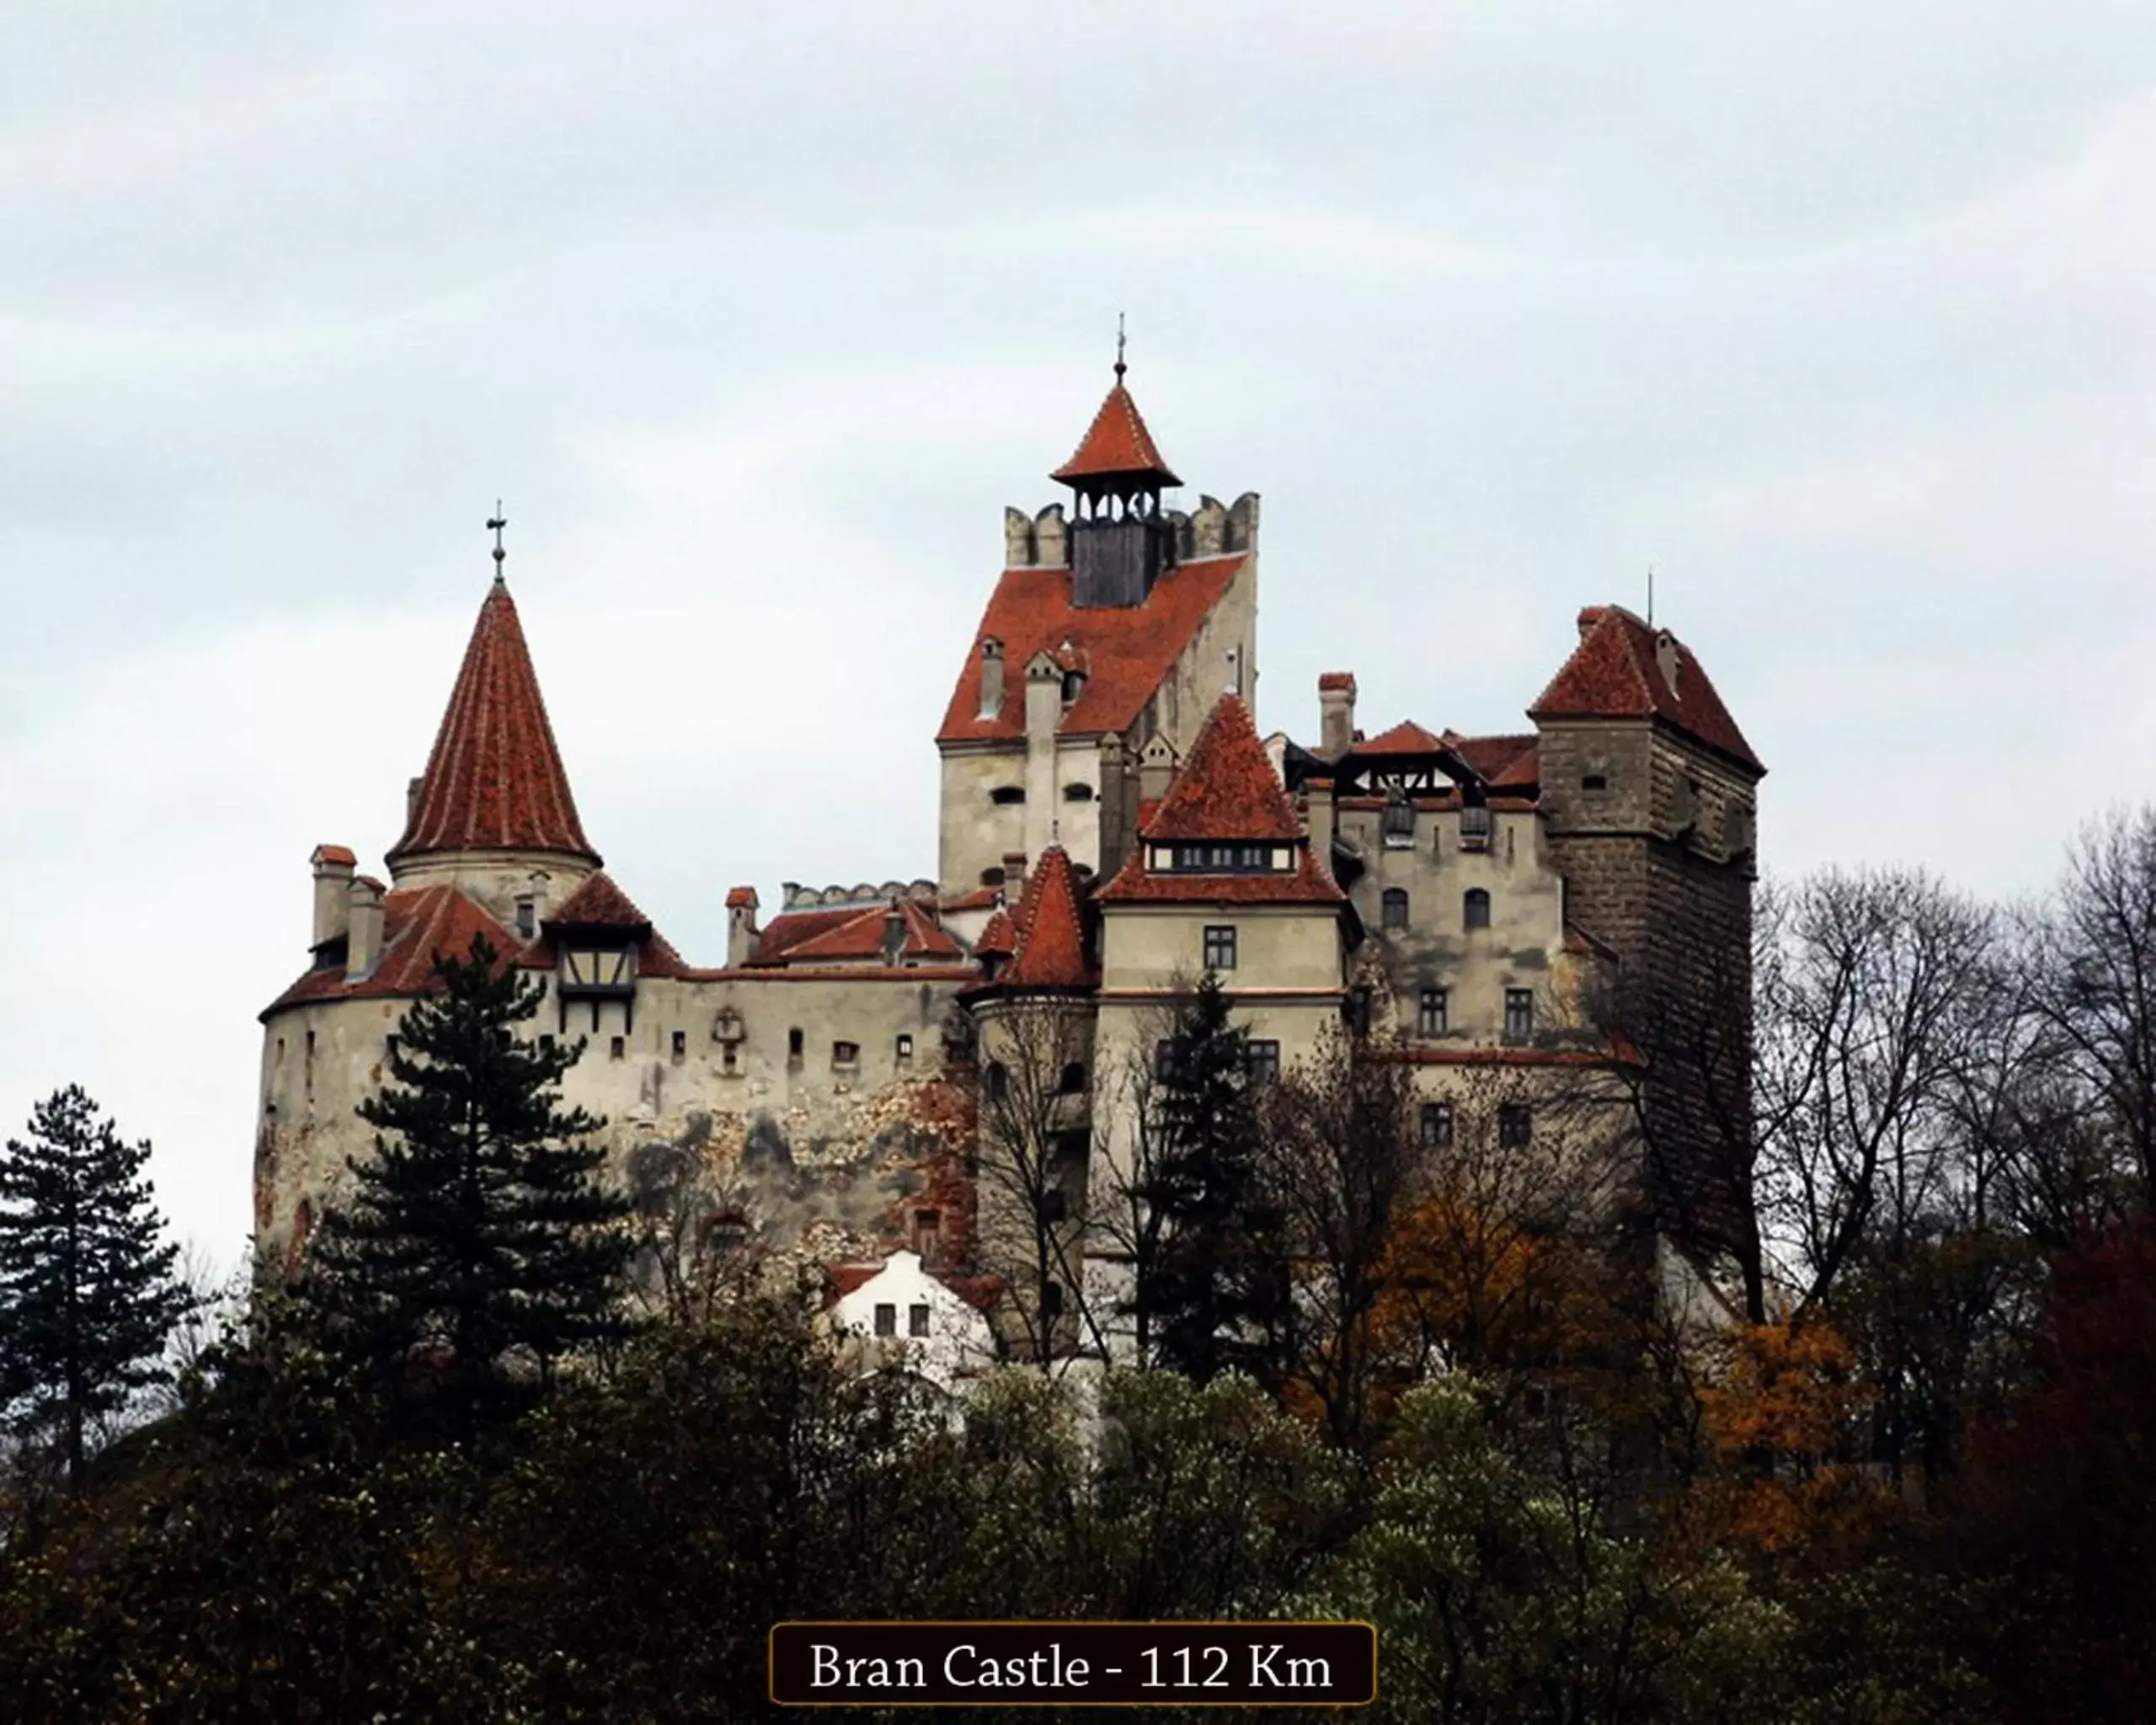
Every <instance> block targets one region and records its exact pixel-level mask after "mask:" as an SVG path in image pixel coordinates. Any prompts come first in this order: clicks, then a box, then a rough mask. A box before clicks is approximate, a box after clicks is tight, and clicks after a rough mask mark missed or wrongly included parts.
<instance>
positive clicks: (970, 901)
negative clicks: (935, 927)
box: [938, 886, 1003, 911]
mask: <svg viewBox="0 0 2156 1725" xmlns="http://www.w3.org/2000/svg"><path fill="white" fill-rule="evenodd" d="M1002 896H1003V889H1002V888H1001V887H1000V886H977V887H975V888H974V889H973V890H972V891H971V892H966V893H960V894H959V895H958V897H956V898H955V899H945V900H942V902H941V904H940V905H939V906H938V908H939V909H942V910H944V911H985V910H987V909H988V908H989V907H990V905H994V904H995V903H996V902H997V901H998V900H1001V898H1002Z"/></svg>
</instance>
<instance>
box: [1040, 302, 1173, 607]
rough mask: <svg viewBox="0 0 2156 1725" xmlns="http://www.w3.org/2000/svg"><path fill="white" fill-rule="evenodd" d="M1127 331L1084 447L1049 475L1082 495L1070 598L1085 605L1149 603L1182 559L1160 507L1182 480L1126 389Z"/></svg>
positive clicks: (1073, 527)
mask: <svg viewBox="0 0 2156 1725" xmlns="http://www.w3.org/2000/svg"><path fill="white" fill-rule="evenodd" d="M1128 369H1129V367H1127V366H1125V365H1124V364H1123V334H1122V332H1121V331H1120V330H1118V331H1117V333H1116V339H1115V387H1113V388H1112V389H1110V390H1109V391H1108V393H1107V399H1106V400H1105V401H1103V402H1102V403H1101V409H1100V411H1099V412H1098V413H1097V414H1094V415H1093V423H1092V425H1091V426H1089V427H1088V428H1087V430H1086V436H1085V439H1084V441H1082V442H1081V443H1080V444H1079V446H1078V451H1077V453H1076V454H1075V455H1074V456H1072V457H1070V460H1069V461H1067V462H1065V463H1064V464H1063V465H1062V466H1061V467H1058V468H1057V469H1056V470H1055V472H1054V473H1052V474H1050V475H1049V478H1053V479H1056V480H1059V481H1060V482H1061V483H1064V484H1065V485H1068V486H1069V487H1070V489H1071V490H1072V491H1074V492H1075V493H1076V494H1077V497H1076V509H1077V515H1076V519H1075V520H1074V521H1072V522H1071V524H1070V602H1071V604H1072V606H1075V608H1077V609H1079V610H1081V611H1082V610H1091V609H1094V608H1097V607H1100V606H1131V605H1143V604H1144V603H1145V600H1146V597H1147V595H1149V594H1150V593H1151V592H1152V590H1153V584H1154V583H1155V581H1157V580H1159V579H1160V578H1161V575H1162V574H1163V573H1165V572H1166V569H1168V568H1169V566H1170V565H1171V563H1174V561H1175V553H1176V539H1175V532H1174V530H1173V528H1172V527H1171V525H1170V523H1169V521H1168V520H1167V518H1166V516H1165V515H1163V514H1162V513H1161V489H1162V488H1163V487H1164V486H1169V485H1180V484H1181V483H1182V480H1180V479H1178V478H1177V477H1176V476H1175V473H1174V472H1173V471H1172V470H1171V468H1170V467H1169V466H1168V464H1167V463H1166V462H1165V461H1163V460H1161V451H1159V449H1158V448H1156V447H1155V445H1154V442H1153V435H1152V433H1150V431H1148V430H1146V429H1145V419H1144V418H1143V417H1141V416H1140V414H1139V411H1138V403H1136V402H1134V401H1133V400H1132V399H1131V398H1130V392H1129V390H1128V389H1126V388H1125V387H1123V373H1124V372H1125V371H1127V370H1128Z"/></svg>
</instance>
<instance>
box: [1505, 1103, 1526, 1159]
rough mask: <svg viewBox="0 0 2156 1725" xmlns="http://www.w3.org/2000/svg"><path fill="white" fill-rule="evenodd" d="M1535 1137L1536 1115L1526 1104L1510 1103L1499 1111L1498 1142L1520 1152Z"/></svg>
mask: <svg viewBox="0 0 2156 1725" xmlns="http://www.w3.org/2000/svg"><path fill="white" fill-rule="evenodd" d="M1532 1140H1534V1111H1533V1110H1532V1109H1530V1108H1529V1107H1528V1105H1527V1104H1526V1103H1524V1102H1508V1103H1505V1104H1503V1106H1502V1107H1501V1108H1498V1110H1497V1142H1498V1143H1500V1144H1502V1146H1504V1147H1505V1148H1506V1149H1508V1150H1519V1149H1522V1148H1524V1146H1526V1145H1528V1144H1529V1143H1530V1142H1531V1141H1532Z"/></svg>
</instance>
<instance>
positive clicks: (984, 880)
mask: <svg viewBox="0 0 2156 1725" xmlns="http://www.w3.org/2000/svg"><path fill="white" fill-rule="evenodd" d="M980 884H982V885H983V886H1001V885H1002V884H1003V871H1002V870H1001V868H984V869H982V870H981V872H980Z"/></svg>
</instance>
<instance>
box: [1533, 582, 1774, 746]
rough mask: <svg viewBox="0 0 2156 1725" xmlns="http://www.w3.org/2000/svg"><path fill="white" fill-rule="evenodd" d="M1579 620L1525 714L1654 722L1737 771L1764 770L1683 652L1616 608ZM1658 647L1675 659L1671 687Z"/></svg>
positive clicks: (1592, 610)
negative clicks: (1569, 645)
mask: <svg viewBox="0 0 2156 1725" xmlns="http://www.w3.org/2000/svg"><path fill="white" fill-rule="evenodd" d="M1579 623H1580V643H1579V645H1578V646H1577V647H1576V648H1574V649H1572V657H1571V658H1569V659H1567V660H1566V661H1565V663H1564V666H1563V668H1562V669H1561V670H1559V671H1558V673H1557V675H1556V676H1555V677H1554V678H1552V679H1551V680H1550V686H1549V687H1548V688H1546V689H1545V690H1544V691H1543V692H1542V698H1541V699H1540V700H1539V701H1537V702H1535V703H1534V706H1533V707H1531V708H1529V709H1528V717H1529V718H1533V719H1535V720H1538V721H1539V720H1541V719H1545V718H1659V719H1662V720H1663V721H1664V722H1666V723H1667V724H1670V725H1672V726H1673V727H1674V728H1675V729H1678V730H1680V731H1682V732H1684V734H1686V735H1687V736H1689V737H1692V738H1694V739H1695V740H1698V741H1700V742H1702V743H1705V745H1707V746H1708V747H1709V748H1710V749H1716V750H1720V751H1721V753H1723V754H1724V755H1726V756H1729V757H1730V758H1731V759H1732V760H1733V761H1737V763H1738V764H1739V765H1740V766H1747V767H1749V768H1751V769H1752V770H1753V772H1765V771H1766V769H1765V768H1764V766H1761V765H1760V764H1759V758H1758V756H1756V755H1754V754H1753V752H1752V745H1750V744H1748V743H1747V742H1746V741H1745V740H1744V734H1743V733H1742V732H1741V731H1739V730H1738V729H1737V721H1736V720H1735V719H1733V718H1731V717H1730V716H1729V709H1728V708H1726V707H1724V706H1723V705H1722V704H1721V696H1719V695H1717V694H1716V692H1715V687H1714V685H1713V684H1712V683H1710V682H1709V681H1707V674H1706V672H1705V671H1704V670H1701V669H1700V662H1699V660H1696V659H1694V657H1693V656H1692V649H1690V648H1689V647H1687V646H1685V645H1684V644H1683V643H1682V642H1680V641H1678V639H1677V638H1676V637H1675V636H1673V635H1672V634H1670V633H1669V632H1668V630H1667V629H1663V630H1660V631H1657V630H1656V629H1654V628H1652V627H1651V626H1650V625H1649V624H1647V623H1646V622H1644V621H1642V620H1641V618H1639V617H1635V616H1634V615H1633V614H1632V613H1631V612H1630V611H1627V610H1625V608H1624V606H1621V605H1598V606H1588V608H1587V609H1586V610H1584V611H1582V612H1581V613H1580V617H1579ZM1664 642H1666V643H1667V644H1668V645H1669V646H1670V647H1671V648H1672V649H1674V652H1675V655H1676V669H1677V684H1676V686H1675V687H1674V688H1672V687H1671V686H1670V683H1669V680H1668V678H1667V677H1665V676H1663V675H1662V665H1661V663H1660V661H1659V657H1658V654H1657V647H1658V646H1659V645H1660V644H1662V643H1664Z"/></svg>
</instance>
